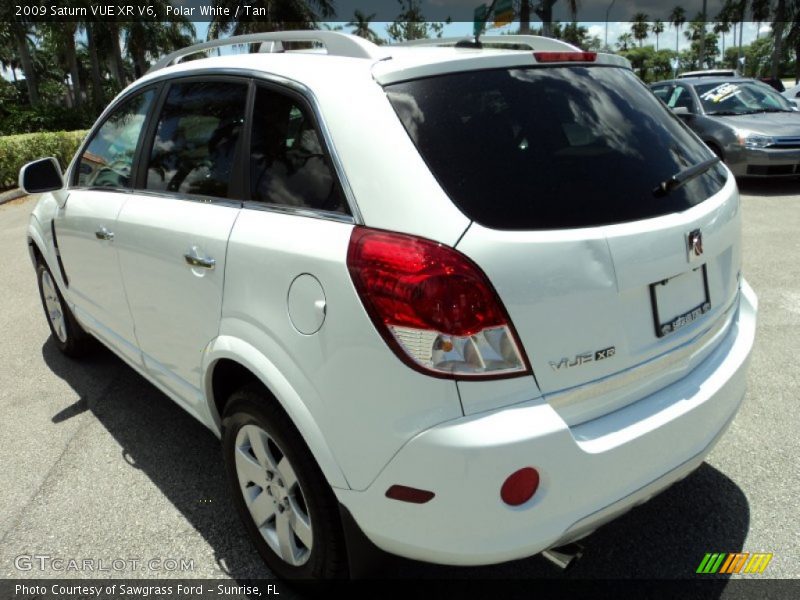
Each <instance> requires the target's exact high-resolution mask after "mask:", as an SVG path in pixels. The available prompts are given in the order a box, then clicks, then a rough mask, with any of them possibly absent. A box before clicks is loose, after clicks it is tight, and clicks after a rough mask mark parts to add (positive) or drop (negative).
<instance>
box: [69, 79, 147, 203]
mask: <svg viewBox="0 0 800 600" xmlns="http://www.w3.org/2000/svg"><path fill="white" fill-rule="evenodd" d="M154 95H155V92H154V91H153V90H148V91H146V92H143V93H141V94H138V95H136V96H134V97H133V98H131V99H129V100H126V101H125V102H123V103H122V105H121V106H119V107H118V108H116V109H115V110H114V111H113V112H112V113H111V115H110V116H109V117H108V118H107V119H106V120H105V122H104V123H103V124H102V125H101V126H100V129H98V130H97V132H96V133H95V134H94V136H93V137H92V140H91V141H90V142H89V144H88V145H87V146H86V149H85V150H84V151H83V154H81V157H80V160H79V161H78V172H77V176H76V181H75V183H76V184H77V185H79V186H81V187H96V188H127V187H129V186H130V184H131V181H130V177H131V167H132V166H133V155H134V153H135V152H136V145H137V144H138V143H139V135H140V134H141V132H142V125H143V124H144V120H145V117H146V116H147V111H148V110H149V109H150V105H151V104H152V102H153V97H154Z"/></svg>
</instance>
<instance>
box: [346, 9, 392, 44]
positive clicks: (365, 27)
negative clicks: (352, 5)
mask: <svg viewBox="0 0 800 600" xmlns="http://www.w3.org/2000/svg"><path fill="white" fill-rule="evenodd" d="M374 19H375V13H372V14H371V15H365V14H364V13H363V12H361V11H360V10H356V11H355V13H353V20H352V21H350V22H349V23H348V24H347V27H352V28H353V33H354V34H355V35H357V36H359V37H362V38H364V39H366V40H369V41H370V42H373V43H374V44H382V43H383V40H382V39H381V37H380V36H379V35H378V34H377V33H375V32H374V31H373V30H372V28H371V27H370V23H372V21H373V20H374Z"/></svg>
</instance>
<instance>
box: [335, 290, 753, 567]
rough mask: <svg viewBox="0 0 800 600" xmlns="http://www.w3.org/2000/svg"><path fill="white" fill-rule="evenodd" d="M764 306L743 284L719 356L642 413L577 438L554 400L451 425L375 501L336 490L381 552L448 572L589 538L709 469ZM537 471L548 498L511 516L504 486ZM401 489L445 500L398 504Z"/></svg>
mask: <svg viewBox="0 0 800 600" xmlns="http://www.w3.org/2000/svg"><path fill="white" fill-rule="evenodd" d="M756 307H757V301H756V297H755V294H754V293H753V291H752V289H750V287H749V286H748V285H747V283H746V282H742V294H741V295H740V301H739V308H738V314H737V315H736V317H735V319H734V321H733V323H732V325H731V327H730V330H729V332H728V333H727V335H726V337H725V339H724V340H723V341H722V342H721V343H720V344H719V346H718V347H717V348H716V349H715V350H714V351H713V352H712V353H711V354H710V355H709V356H708V358H706V360H705V361H703V362H702V363H701V364H700V365H699V366H697V367H696V368H695V369H694V370H693V371H692V372H691V373H690V374H689V375H688V376H686V377H685V378H683V379H681V380H680V381H677V382H675V383H673V384H671V385H669V386H667V387H665V388H663V389H662V390H660V391H658V392H657V393H654V394H652V395H650V396H648V397H646V398H644V399H642V400H640V401H638V402H636V403H634V404H631V405H629V406H627V407H625V408H623V409H620V410H617V411H615V412H613V413H611V414H609V415H605V416H603V417H600V418H597V419H594V420H592V421H589V422H587V423H583V424H581V425H578V426H574V427H569V426H567V425H566V424H565V423H564V421H563V420H562V419H561V418H560V417H559V416H558V414H557V413H556V412H555V411H554V410H553V409H552V408H551V407H550V406H549V405H548V404H547V403H546V402H545V401H543V400H534V401H529V402H525V403H522V404H517V405H515V406H511V407H507V408H504V409H501V410H497V411H493V412H489V413H482V414H478V415H472V416H469V417H465V418H462V419H458V420H456V421H451V422H448V423H444V424H442V425H439V426H436V427H433V428H431V429H429V430H427V431H425V432H422V433H420V434H419V435H417V436H415V437H414V438H413V439H412V440H410V441H409V442H408V443H407V444H406V445H405V446H404V447H403V448H402V449H401V450H400V451H399V452H398V453H397V454H396V455H395V457H394V458H393V459H392V461H391V462H390V463H389V464H388V465H387V466H386V467H385V468H384V469H383V471H382V472H381V473H380V475H379V476H378V477H377V479H376V480H375V481H374V482H373V483H372V485H371V486H370V487H369V488H368V489H367V490H365V491H361V492H358V491H352V490H336V494H337V496H338V498H339V501H340V502H341V503H342V504H343V505H344V506H345V507H347V509H348V510H349V511H350V513H351V514H352V516H353V518H354V520H355V522H356V523H357V524H358V526H359V527H360V528H361V529H362V531H363V532H364V534H366V536H367V537H368V538H369V539H370V540H371V541H372V542H373V543H374V544H375V545H377V546H378V547H379V548H381V549H383V550H385V551H387V552H391V553H393V554H398V555H401V556H406V557H409V558H413V559H417V560H424V561H429V562H436V563H444V564H454V565H477V564H491V563H497V562H503V561H507V560H513V559H517V558H522V557H525V556H530V555H532V554H536V553H538V552H540V551H542V550H545V549H547V548H550V547H552V546H555V545H559V544H561V543H565V542H568V541H571V540H574V539H578V538H580V537H582V536H584V535H587V534H588V533H590V532H591V531H593V530H594V529H596V528H597V527H599V526H600V525H602V524H603V523H605V522H607V521H609V520H611V519H613V518H614V517H616V516H618V515H619V514H621V513H623V512H625V511H627V510H628V509H630V508H632V507H633V506H635V505H636V504H639V503H641V502H644V501H646V500H647V499H648V498H650V497H651V496H653V495H654V494H656V493H658V492H659V491H661V490H663V489H664V488H666V487H668V486H669V485H671V484H672V483H674V482H675V481H677V480H679V479H681V478H682V477H684V476H686V475H687V474H688V473H690V472H691V471H692V470H693V469H694V468H696V467H697V466H698V465H700V464H701V463H702V461H703V458H704V457H705V456H706V454H707V453H708V452H709V451H710V450H711V448H712V447H713V444H714V443H715V442H716V440H717V439H718V438H719V436H720V435H721V434H722V433H723V432H724V430H725V429H726V427H727V425H728V424H729V423H730V422H731V421H732V419H733V417H734V416H735V414H736V411H737V409H738V407H739V404H740V402H741V400H742V398H743V396H744V391H745V381H746V372H747V365H748V362H749V358H750V352H751V350H752V346H753V340H754V337H755V325H756ZM525 466H534V467H536V468H537V469H538V470H539V473H540V476H541V482H540V487H539V490H538V491H537V493H536V494H535V495H534V497H533V498H532V499H531V500H529V501H528V502H527V503H525V504H523V505H522V506H519V507H509V506H507V505H505V504H504V503H503V502H502V501H501V500H500V493H499V490H500V487H501V485H502V483H503V481H504V479H505V478H506V477H507V476H508V475H509V474H511V473H512V472H514V471H516V470H517V469H520V468H522V467H525ZM394 484H402V485H408V486H413V487H417V488H421V489H425V490H431V491H434V492H435V494H436V496H435V497H434V498H433V500H431V501H429V502H428V503H426V504H408V503H404V502H399V501H396V500H391V499H388V498H386V497H385V492H386V490H387V489H388V488H389V487H390V486H392V485H394Z"/></svg>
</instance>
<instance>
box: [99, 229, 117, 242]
mask: <svg viewBox="0 0 800 600" xmlns="http://www.w3.org/2000/svg"><path fill="white" fill-rule="evenodd" d="M94 237H96V238H97V239H98V240H106V241H109V242H110V241H112V240H113V239H114V233H113V232H111V231H109V230H108V229H106V228H105V227H101V228H100V229H98V230H97V231H95V232H94Z"/></svg>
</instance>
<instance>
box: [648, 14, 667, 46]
mask: <svg viewBox="0 0 800 600" xmlns="http://www.w3.org/2000/svg"><path fill="white" fill-rule="evenodd" d="M650 31H652V32H653V35H654V36H656V52H658V36H659V35H661V34H662V33H664V23H663V21H659V20H656V21H655V22H654V23H653V24H652V25H651V26H650Z"/></svg>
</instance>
